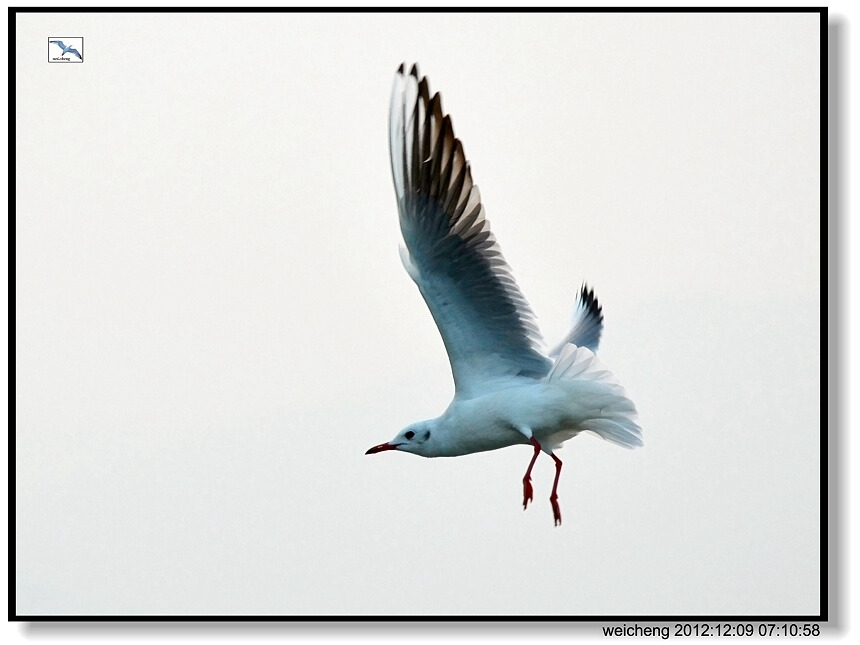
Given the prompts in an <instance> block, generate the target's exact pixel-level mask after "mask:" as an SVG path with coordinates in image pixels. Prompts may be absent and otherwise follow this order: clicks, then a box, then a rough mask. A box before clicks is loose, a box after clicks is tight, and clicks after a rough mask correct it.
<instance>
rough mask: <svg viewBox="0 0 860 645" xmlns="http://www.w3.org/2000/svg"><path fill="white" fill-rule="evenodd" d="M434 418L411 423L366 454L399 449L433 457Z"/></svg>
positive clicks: (435, 449) (434, 449) (434, 447)
mask: <svg viewBox="0 0 860 645" xmlns="http://www.w3.org/2000/svg"><path fill="white" fill-rule="evenodd" d="M434 422H435V419H432V420H429V421H419V422H417V423H412V424H410V425H408V426H406V427H405V428H403V430H401V431H400V432H398V433H397V436H396V437H394V439H392V440H391V441H389V442H388V443H381V444H379V445H378V446H374V447H373V448H371V449H370V450H368V451H367V452H366V453H364V454H366V455H372V454H375V453H377V452H382V451H384V450H401V451H403V452H411V453H414V454H416V455H421V456H422V457H433V456H435V455H436V454H438V450H437V447H436V443H435V441H434V436H433V427H434Z"/></svg>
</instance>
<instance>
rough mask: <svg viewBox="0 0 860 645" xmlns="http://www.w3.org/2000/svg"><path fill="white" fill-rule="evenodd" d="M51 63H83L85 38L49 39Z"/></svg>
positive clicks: (49, 58)
mask: <svg viewBox="0 0 860 645" xmlns="http://www.w3.org/2000/svg"><path fill="white" fill-rule="evenodd" d="M48 62H49V63H83V62H84V37H83V36H73V37H69V36H65V37H63V38H59V37H53V38H48Z"/></svg>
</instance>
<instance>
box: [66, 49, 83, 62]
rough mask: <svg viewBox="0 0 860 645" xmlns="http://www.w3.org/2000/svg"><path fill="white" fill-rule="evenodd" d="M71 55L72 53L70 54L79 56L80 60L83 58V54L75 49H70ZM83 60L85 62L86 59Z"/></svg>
mask: <svg viewBox="0 0 860 645" xmlns="http://www.w3.org/2000/svg"><path fill="white" fill-rule="evenodd" d="M69 53H70V54H74V55H75V56H77V57H78V58H81V53H80V52H79V51H78V50H77V49H75V48H74V47H70V48H69ZM81 60H84V59H83V58H81Z"/></svg>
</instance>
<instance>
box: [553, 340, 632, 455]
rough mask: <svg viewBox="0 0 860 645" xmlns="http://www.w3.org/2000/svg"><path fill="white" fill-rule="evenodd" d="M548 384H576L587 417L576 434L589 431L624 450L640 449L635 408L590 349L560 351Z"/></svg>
mask: <svg viewBox="0 0 860 645" xmlns="http://www.w3.org/2000/svg"><path fill="white" fill-rule="evenodd" d="M547 380H548V381H576V382H577V385H578V386H579V387H578V389H579V391H580V392H579V395H580V397H581V398H582V402H583V410H584V413H585V414H586V418H585V419H584V420H583V421H581V422H580V423H579V424H578V428H577V430H579V431H582V430H588V431H590V432H593V433H595V434H596V435H598V436H599V437H601V438H603V439H606V440H607V441H611V442H612V443H615V444H618V445H619V446H623V447H625V448H635V447H637V446H641V445H643V442H642V428H640V427H639V424H638V422H637V413H636V406H635V405H634V404H633V401H631V400H630V399H629V398H628V396H627V393H626V392H625V391H624V388H623V387H622V386H621V383H619V382H618V379H617V378H615V375H614V374H613V373H612V372H610V371H609V369H608V368H607V367H606V366H605V365H603V363H601V362H600V360H599V359H598V358H597V356H596V355H595V354H594V352H592V351H591V350H590V349H589V348H587V347H577V346H576V345H570V344H568V345H565V346H564V347H562V349H561V352H560V354H559V356H558V358H557V359H556V361H555V364H554V365H553V366H552V369H551V370H550V372H549V374H548V375H547ZM585 383H588V384H589V387H588V388H587V390H585V389H583V388H582V387H581V386H582V385H583V384H585ZM560 438H561V437H559V439H560Z"/></svg>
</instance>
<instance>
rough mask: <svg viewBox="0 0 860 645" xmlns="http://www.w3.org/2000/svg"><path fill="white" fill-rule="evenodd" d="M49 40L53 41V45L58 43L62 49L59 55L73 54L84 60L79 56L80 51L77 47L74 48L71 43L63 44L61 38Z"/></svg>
mask: <svg viewBox="0 0 860 645" xmlns="http://www.w3.org/2000/svg"><path fill="white" fill-rule="evenodd" d="M50 42H52V43H54V44H55V45H59V47H60V49H62V50H63V53H62V54H60V55H61V56H65V55H66V54H74V55H75V56H77V57H78V58H80V59H81V60H84V59H83V57H81V53H80V52H79V51H78V50H77V49H75V48H74V47H72V46H71V45H64V44H63V41H62V40H52V41H50Z"/></svg>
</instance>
